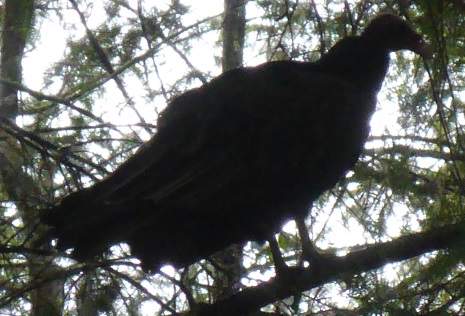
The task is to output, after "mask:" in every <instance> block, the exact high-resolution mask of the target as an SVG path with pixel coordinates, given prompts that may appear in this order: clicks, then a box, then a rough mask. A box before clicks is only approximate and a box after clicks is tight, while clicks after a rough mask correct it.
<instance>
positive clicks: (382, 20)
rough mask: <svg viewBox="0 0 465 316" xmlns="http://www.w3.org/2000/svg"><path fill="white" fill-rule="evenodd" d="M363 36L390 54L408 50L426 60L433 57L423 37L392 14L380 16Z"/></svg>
mask: <svg viewBox="0 0 465 316" xmlns="http://www.w3.org/2000/svg"><path fill="white" fill-rule="evenodd" d="M361 36H362V37H363V38H366V39H369V40H372V41H373V43H376V45H378V46H381V47H382V48H383V49H385V50H387V51H389V52H395V51H398V50H403V49H407V50H410V51H412V52H414V53H416V54H418V55H420V56H422V57H424V58H430V57H431V55H432V50H431V47H430V46H429V45H428V44H427V43H426V42H425V40H424V39H423V37H422V36H421V35H420V34H418V33H417V32H415V31H414V30H413V28H412V26H411V25H410V24H409V23H408V22H407V21H405V20H403V19H401V18H400V17H397V16H395V15H392V14H384V15H380V16H378V17H377V18H375V19H374V20H372V21H371V22H370V23H369V24H368V26H367V27H366V29H365V30H364V31H363V33H362V35H361Z"/></svg>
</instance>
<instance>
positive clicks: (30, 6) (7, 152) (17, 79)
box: [0, 0, 64, 316]
mask: <svg viewBox="0 0 465 316" xmlns="http://www.w3.org/2000/svg"><path fill="white" fill-rule="evenodd" d="M33 16H34V1H33V0H6V1H5V2H4V8H3V27H2V30H3V32H2V47H1V66H0V77H1V78H2V79H3V81H2V84H1V86H0V116H2V117H3V118H6V119H9V120H11V121H14V120H15V118H16V116H17V115H18V112H19V107H18V104H19V102H18V90H17V86H16V85H15V84H21V82H22V67H21V63H22V59H23V57H24V50H25V47H26V43H27V40H28V37H29V34H30V33H31V29H32V27H33ZM10 83H12V84H10ZM1 136H2V138H1V139H2V142H1V143H0V176H1V180H2V186H3V188H4V190H5V192H4V193H5V194H6V195H7V196H8V200H9V201H11V202H14V203H15V205H16V207H17V209H18V211H19V214H21V218H22V221H23V225H24V226H25V229H24V230H23V231H22V234H25V235H27V236H32V238H29V240H34V234H33V233H34V227H35V226H36V225H35V218H36V216H35V212H36V209H35V208H34V202H31V201H32V199H35V200H37V198H39V197H40V196H41V190H40V188H39V187H38V186H37V183H35V181H34V180H33V179H32V178H31V177H30V176H29V175H28V174H27V173H26V172H25V171H24V169H23V167H24V166H25V165H30V164H31V163H32V162H31V161H30V157H31V156H30V155H24V148H23V147H21V144H20V143H19V142H18V141H17V140H16V139H13V138H12V137H10V136H9V135H5V134H3V133H2V135H1ZM26 240H27V239H26ZM26 243H28V244H29V246H30V244H31V241H29V242H26ZM25 257H26V258H27V262H28V264H27V265H28V268H29V277H30V281H31V282H36V284H37V288H35V289H34V290H33V291H32V292H31V293H30V302H31V306H32V307H31V313H30V314H31V315H34V316H39V315H48V316H53V315H61V310H62V300H63V282H64V281H63V280H58V281H54V282H48V283H44V284H42V283H41V281H40V280H43V279H44V278H49V277H51V276H53V275H54V274H55V273H56V272H57V269H58V268H57V267H56V266H54V265H52V264H50V258H43V257H41V256H38V255H33V254H27V255H25ZM9 264H14V263H12V262H10V263H9ZM18 269H20V267H18Z"/></svg>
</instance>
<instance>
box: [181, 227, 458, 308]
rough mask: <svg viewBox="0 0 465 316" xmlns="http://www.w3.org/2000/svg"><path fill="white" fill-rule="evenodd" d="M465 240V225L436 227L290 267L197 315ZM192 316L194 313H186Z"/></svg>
mask: <svg viewBox="0 0 465 316" xmlns="http://www.w3.org/2000/svg"><path fill="white" fill-rule="evenodd" d="M463 240H465V224H455V225H449V226H444V227H439V228H433V229H430V230H427V231H425V232H422V233H415V234H410V235H406V236H402V237H399V238H397V239H394V240H392V241H389V242H385V243H378V244H373V245H369V246H367V247H366V248H365V249H363V250H359V251H354V252H351V253H349V254H347V255H346V256H344V257H334V258H332V259H329V260H326V261H325V262H322V263H321V264H318V265H313V266H311V267H309V268H299V267H295V268H290V269H289V270H288V271H286V272H285V273H283V275H280V277H279V278H274V279H271V280H270V281H269V282H266V283H263V284H260V285H258V286H256V287H253V288H248V289H245V290H243V291H241V292H240V293H238V294H236V295H234V296H232V297H230V298H228V299H225V300H222V301H219V302H217V303H215V304H212V305H201V306H199V307H198V308H197V309H196V310H195V311H193V313H195V315H203V316H206V315H223V316H227V315H231V316H232V315H242V314H245V313H249V312H253V311H257V310H258V309H260V308H261V307H263V306H266V305H267V304H270V303H273V302H275V301H277V300H281V299H284V298H286V297H289V296H291V295H293V294H294V293H295V292H296V291H308V290H310V289H312V288H315V287H318V286H321V285H324V284H326V283H329V282H332V281H336V280H341V279H343V278H344V279H346V278H347V275H355V274H360V273H362V272H367V271H369V270H373V269H377V268H380V267H382V266H384V265H386V264H387V263H392V262H398V261H402V260H406V259H410V258H413V257H416V256H419V255H422V254H425V253H428V252H431V251H434V250H439V249H448V248H451V247H454V246H456V245H457V244H458V243H461V242H463ZM187 314H191V313H187Z"/></svg>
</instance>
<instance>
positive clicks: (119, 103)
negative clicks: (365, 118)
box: [0, 0, 465, 315]
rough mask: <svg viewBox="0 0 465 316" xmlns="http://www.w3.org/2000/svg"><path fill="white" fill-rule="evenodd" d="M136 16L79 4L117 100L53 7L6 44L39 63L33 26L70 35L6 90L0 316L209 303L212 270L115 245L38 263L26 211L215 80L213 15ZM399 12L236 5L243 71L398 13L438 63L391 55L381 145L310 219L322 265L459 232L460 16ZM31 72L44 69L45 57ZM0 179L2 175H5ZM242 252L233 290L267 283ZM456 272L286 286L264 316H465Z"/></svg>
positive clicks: (462, 138)
mask: <svg viewBox="0 0 465 316" xmlns="http://www.w3.org/2000/svg"><path fill="white" fill-rule="evenodd" d="M4 3H5V1H4V2H2V4H4ZM18 3H19V4H20V2H18ZM21 3H23V4H27V3H29V4H30V2H27V1H26V2H21ZM138 3H139V4H138V5H135V4H134V3H133V2H130V1H102V3H100V2H99V1H95V2H92V1H87V2H86V1H80V2H79V3H78V6H79V8H80V10H81V11H82V12H83V14H84V16H85V18H86V19H87V21H88V22H92V23H89V25H90V26H89V28H90V31H91V32H92V35H93V36H94V37H95V39H96V40H97V42H98V44H99V45H100V47H101V48H102V49H103V51H104V53H105V55H106V57H107V60H108V62H109V63H110V64H111V65H112V67H113V68H114V71H115V73H116V75H117V77H118V78H119V79H120V80H121V82H123V83H124V84H123V88H121V87H120V86H118V85H117V84H116V80H115V78H114V76H113V77H112V75H113V74H110V73H109V71H108V69H107V67H106V66H105V65H104V64H103V63H102V60H101V58H100V56H99V55H98V53H97V52H96V50H95V47H94V46H93V45H91V42H90V40H89V37H88V35H87V34H86V33H85V32H83V26H82V24H81V22H80V21H79V20H78V19H76V16H77V12H76V11H75V10H72V9H70V8H71V7H70V6H69V4H68V3H67V2H66V1H64V2H63V1H61V2H60V1H45V2H41V3H40V5H37V6H36V8H35V12H34V15H33V16H29V15H28V16H25V17H24V19H22V20H18V22H21V23H23V24H24V25H23V26H19V29H18V31H19V32H26V31H28V32H29V33H28V34H27V36H26V37H27V38H28V40H29V43H28V46H27V47H29V50H28V51H27V52H26V57H28V58H37V57H34V53H35V50H36V48H37V47H38V45H40V43H39V42H36V41H38V40H39V39H40V37H46V36H53V35H50V34H41V28H40V26H41V25H42V24H46V23H53V25H54V27H56V28H60V29H65V30H66V33H67V35H66V38H65V39H57V41H60V40H63V41H65V42H66V48H65V50H64V51H63V54H62V55H60V56H62V57H61V58H60V59H59V60H52V61H51V63H50V65H49V67H48V68H47V71H46V72H45V73H43V74H42V75H43V84H42V87H41V88H40V89H37V90H38V91H34V90H32V89H29V88H28V87H24V86H20V87H19V88H20V90H21V91H22V92H21V98H20V103H19V114H18V116H17V117H16V123H17V125H12V124H11V123H8V122H3V121H2V124H1V127H0V154H1V155H0V162H1V163H2V166H3V167H2V168H1V170H2V172H1V173H0V199H1V201H2V205H1V210H2V212H1V216H0V245H1V249H0V250H1V251H0V252H1V253H2V256H1V257H0V309H1V313H3V314H8V315H24V314H27V313H33V312H34V311H38V310H42V311H43V310H47V308H49V310H50V311H53V308H54V307H55V306H56V304H55V305H54V304H52V303H51V302H50V301H47V300H46V297H49V298H50V299H51V300H54V302H55V303H57V302H58V303H60V304H59V305H60V308H62V309H63V314H73V315H74V314H80V315H147V314H150V315H153V314H160V315H161V314H163V313H165V314H167V313H171V314H173V313H174V312H178V313H179V312H182V311H186V310H187V309H189V308H191V309H195V307H196V305H195V304H194V303H195V302H197V303H212V302H213V301H214V299H215V297H216V296H215V295H214V293H217V290H218V289H217V285H218V284H219V282H218V281H219V277H218V275H219V274H218V273H216V272H217V269H216V270H215V267H214V265H215V263H214V262H210V261H208V260H206V261H202V262H200V263H198V264H196V265H193V266H191V267H189V268H188V269H184V270H182V269H181V270H175V269H172V268H170V267H166V268H164V269H163V270H162V272H160V273H158V274H155V275H147V274H145V273H143V272H142V271H141V270H140V268H138V267H137V263H135V262H134V261H133V260H131V259H128V250H127V249H126V247H125V246H124V245H120V246H115V247H113V248H112V249H111V251H109V252H108V253H106V254H104V255H102V256H100V257H99V258H96V261H95V262H94V261H93V262H87V263H84V264H82V263H75V262H73V261H71V260H70V259H68V258H67V255H66V254H60V255H59V256H57V255H56V254H55V253H53V252H52V251H50V249H51V247H50V243H49V242H48V240H47V235H45V234H44V232H45V231H46V228H45V227H41V226H38V223H37V210H38V209H42V208H44V207H45V206H46V205H50V204H53V203H56V202H57V201H58V200H59V199H60V198H61V197H62V196H64V195H66V194H67V193H68V192H71V191H74V190H76V189H78V188H82V187H85V186H88V185H89V184H90V183H93V182H95V181H97V180H98V179H101V178H103V177H105V176H106V174H107V173H108V172H110V171H111V170H114V169H115V168H116V167H117V166H118V165H119V164H121V163H122V162H123V161H124V160H125V159H126V158H127V157H128V156H129V155H131V154H132V153H133V152H134V151H135V150H136V149H137V148H138V147H139V146H140V144H141V143H142V142H143V141H144V140H147V139H148V138H149V137H150V135H152V134H153V133H154V132H156V117H157V115H158V113H159V111H160V110H161V109H162V108H163V107H164V106H165V105H166V102H167V101H168V100H169V99H170V98H172V97H173V96H175V95H178V94H180V93H182V92H183V91H185V90H187V89H189V88H190V87H192V86H193V85H198V84H200V82H201V81H202V80H205V78H209V77H210V76H211V73H219V70H217V69H213V68H212V66H210V65H215V54H216V56H218V55H220V54H217V52H216V49H217V46H215V43H217V39H218V38H220V33H219V31H220V29H221V27H222V24H221V23H222V20H221V19H220V18H219V17H217V16H213V17H212V18H211V19H206V20H204V21H201V22H198V23H196V22H195V20H196V18H197V17H193V16H192V14H191V8H190V7H189V6H188V5H187V4H186V3H187V1H171V2H170V1H163V2H149V1H140V2H138ZM408 3H409V4H407V2H405V1H404V2H402V1H360V2H357V3H355V4H352V2H351V3H348V2H344V1H336V0H333V1H315V5H312V4H313V2H309V3H307V2H305V3H304V2H302V1H290V0H289V1H276V0H267V1H249V2H248V4H247V12H248V14H249V15H250V16H249V15H248V16H247V17H248V20H247V28H246V48H245V54H244V56H246V58H245V62H246V64H247V63H253V64H255V63H258V62H263V61H265V60H270V59H289V58H292V59H297V60H316V59H318V58H319V56H321V54H322V53H324V52H325V51H327V50H328V49H329V47H331V45H333V44H334V43H335V42H336V41H337V40H338V39H339V38H341V36H344V35H347V34H355V33H357V32H359V31H360V29H362V28H363V26H364V25H365V23H366V22H367V21H369V20H370V19H371V17H372V16H373V15H375V14H378V13H379V12H384V11H393V12H395V13H401V12H407V13H408V15H409V17H410V18H411V20H412V22H413V23H414V24H415V26H416V27H417V29H418V30H419V32H420V33H422V34H424V35H425V37H426V38H427V40H428V41H430V42H431V43H432V46H433V48H434V51H435V58H433V59H432V60H430V61H428V62H427V63H426V64H425V63H424V62H423V61H421V60H419V59H418V58H416V57H412V56H411V55H408V54H405V55H401V54H397V55H395V58H393V60H392V62H391V63H392V65H391V68H390V71H389V74H388V80H387V82H386V86H385V88H384V90H383V92H382V93H381V95H380V98H379V99H380V111H385V110H386V109H387V108H391V107H394V108H395V109H394V112H395V118H394V119H393V120H392V123H390V125H389V126H385V127H384V132H383V133H382V135H380V134H376V133H374V134H373V135H372V136H371V138H370V142H369V144H368V145H367V148H366V150H365V151H364V153H363V156H362V158H361V160H360V162H359V164H358V165H357V167H356V168H355V170H354V172H353V173H350V174H349V175H347V177H346V179H343V180H342V181H341V183H340V185H339V186H338V187H336V188H334V190H332V191H331V192H329V193H326V194H325V195H323V196H321V197H320V199H319V200H318V201H317V202H315V204H314V206H313V209H312V213H311V216H310V217H309V218H308V222H309V224H310V225H309V226H310V230H311V237H312V238H314V239H315V240H317V241H318V242H317V245H319V246H321V247H323V248H325V249H327V250H328V253H331V252H334V253H338V254H345V253H347V252H350V251H354V250H357V249H360V248H363V247H364V246H365V244H370V243H374V242H377V241H386V240H389V239H390V238H394V237H396V236H399V235H407V234H410V233H411V232H415V231H422V230H426V229H429V228H432V227H438V226H441V225H446V224H454V223H462V222H463V221H464V216H465V211H464V197H465V195H464V189H463V188H464V186H463V183H464V179H465V163H464V158H463V157H465V147H464V146H465V145H464V144H465V135H464V124H465V121H464V108H465V107H464V104H465V99H464V93H463V90H464V85H463V82H465V77H464V74H465V71H464V68H465V66H464V65H465V48H464V45H463V39H464V38H465V18H464V13H463V12H465V11H464V10H463V6H462V5H461V4H460V3H459V1H426V0H425V1H415V2H408ZM192 6H194V4H192ZM3 9H4V6H3ZM197 12H199V11H197ZM13 14H16V15H18V16H20V14H19V13H18V12H16V13H14V12H13ZM96 15H98V18H96ZM207 15H208V14H205V17H206V16H207ZM33 17H34V18H35V20H34V19H33ZM96 20H97V22H95V21H96ZM198 20H199V21H200V20H201V18H200V17H199V18H198ZM4 22H5V21H4V17H3V19H2V23H4ZM31 26H32V29H28V28H29V27H31ZM3 27H4V26H2V28H3ZM31 34H32V35H33V36H30V35H31ZM39 35H41V36H39ZM212 38H213V39H212ZM201 46H202V47H204V48H203V50H199V47H201ZM3 49H6V48H3ZM50 49H53V48H52V47H51V48H50ZM199 55H200V56H201V58H199ZM36 60H38V62H40V63H41V62H44V63H45V62H48V58H45V57H44V56H42V58H40V57H39V59H36ZM20 61H22V62H23V64H24V67H26V65H28V63H26V62H25V61H24V60H20ZM205 62H206V63H208V65H209V66H203V65H202V64H203V63H205ZM19 64H21V63H19ZM216 64H217V65H218V64H220V63H216ZM28 71H30V70H29V69H28ZM2 79H5V80H8V79H9V78H2ZM199 79H200V80H199ZM19 84H23V83H21V82H19ZM382 113H385V112H382ZM383 115H384V114H383ZM8 170H14V171H15V173H14V174H13V176H12V173H8V172H7V171H8ZM89 233H92V232H89ZM341 236H343V237H342V238H341ZM44 240H45V242H44ZM341 240H342V241H341ZM150 242H156V241H148V243H150ZM278 244H279V247H280V248H281V249H282V251H283V256H284V259H285V260H286V262H287V263H289V264H290V265H292V266H298V265H299V264H302V265H303V263H302V262H301V261H302V260H301V257H300V255H301V247H300V239H299V236H298V234H297V233H296V232H289V231H287V232H285V233H281V234H280V235H279V236H278ZM5 247H8V248H5ZM244 249H245V250H244V257H243V263H244V271H243V273H242V274H243V275H244V277H243V278H242V280H241V282H240V284H235V285H234V289H233V290H234V291H236V290H238V289H245V288H246V287H250V286H255V285H260V284H265V282H269V279H270V277H272V276H273V275H274V271H273V265H272V260H271V256H270V253H269V250H268V248H267V246H266V245H263V244H257V243H250V244H248V245H247V246H246V247H245V248H244ZM464 258H465V245H464V244H463V243H460V242H458V243H455V244H454V245H453V247H451V248H450V249H448V250H442V251H436V252H433V253H429V254H424V255H422V256H419V257H415V258H413V259H410V260H406V261H402V262H400V263H397V264H390V265H388V266H386V267H385V268H384V269H379V270H374V271H366V272H364V273H361V274H357V275H355V276H353V275H344V276H342V277H340V279H341V280H336V281H337V282H339V283H337V282H334V283H328V284H324V285H321V286H318V287H316V288H314V289H309V290H307V291H298V290H296V289H295V288H292V286H293V285H292V286H290V288H291V289H292V290H291V291H290V292H289V293H292V294H290V295H291V296H292V297H291V298H289V299H281V298H279V299H277V302H276V303H275V304H272V305H269V306H265V307H264V308H263V310H264V311H267V312H280V313H281V314H283V315H291V314H297V313H298V312H300V313H306V314H311V313H314V314H318V313H320V314H321V313H323V312H328V311H332V312H334V313H337V312H340V313H341V315H342V314H343V313H344V312H343V311H347V314H348V315H349V314H350V313H352V315H425V314H428V313H430V314H436V315H459V314H462V313H463V306H464V305H465V300H464V297H465V289H464V287H463V284H464V282H465V279H464ZM216 268H218V267H216ZM310 269H311V264H310ZM222 272H224V271H222ZM57 280H59V281H60V282H61V283H60V282H56V281H57ZM270 291H271V290H270ZM60 293H61V294H60ZM44 294H46V295H44ZM251 299H253V298H251ZM61 302H64V304H63V306H61ZM197 307H198V306H197ZM147 311H149V312H147ZM50 313H52V312H50ZM86 313H87V314H86Z"/></svg>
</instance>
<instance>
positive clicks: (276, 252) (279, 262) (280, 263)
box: [268, 236, 289, 276]
mask: <svg viewBox="0 0 465 316" xmlns="http://www.w3.org/2000/svg"><path fill="white" fill-rule="evenodd" d="M268 244H269V246H270V251H271V256H272V257H273V261H274V267H275V273H276V275H277V276H279V275H282V274H283V273H284V272H285V271H286V270H287V269H289V267H288V266H287V264H286V262H284V258H283V256H282V254H281V250H280V249H279V245H278V242H277V241H276V238H275V236H271V237H270V238H269V239H268Z"/></svg>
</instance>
